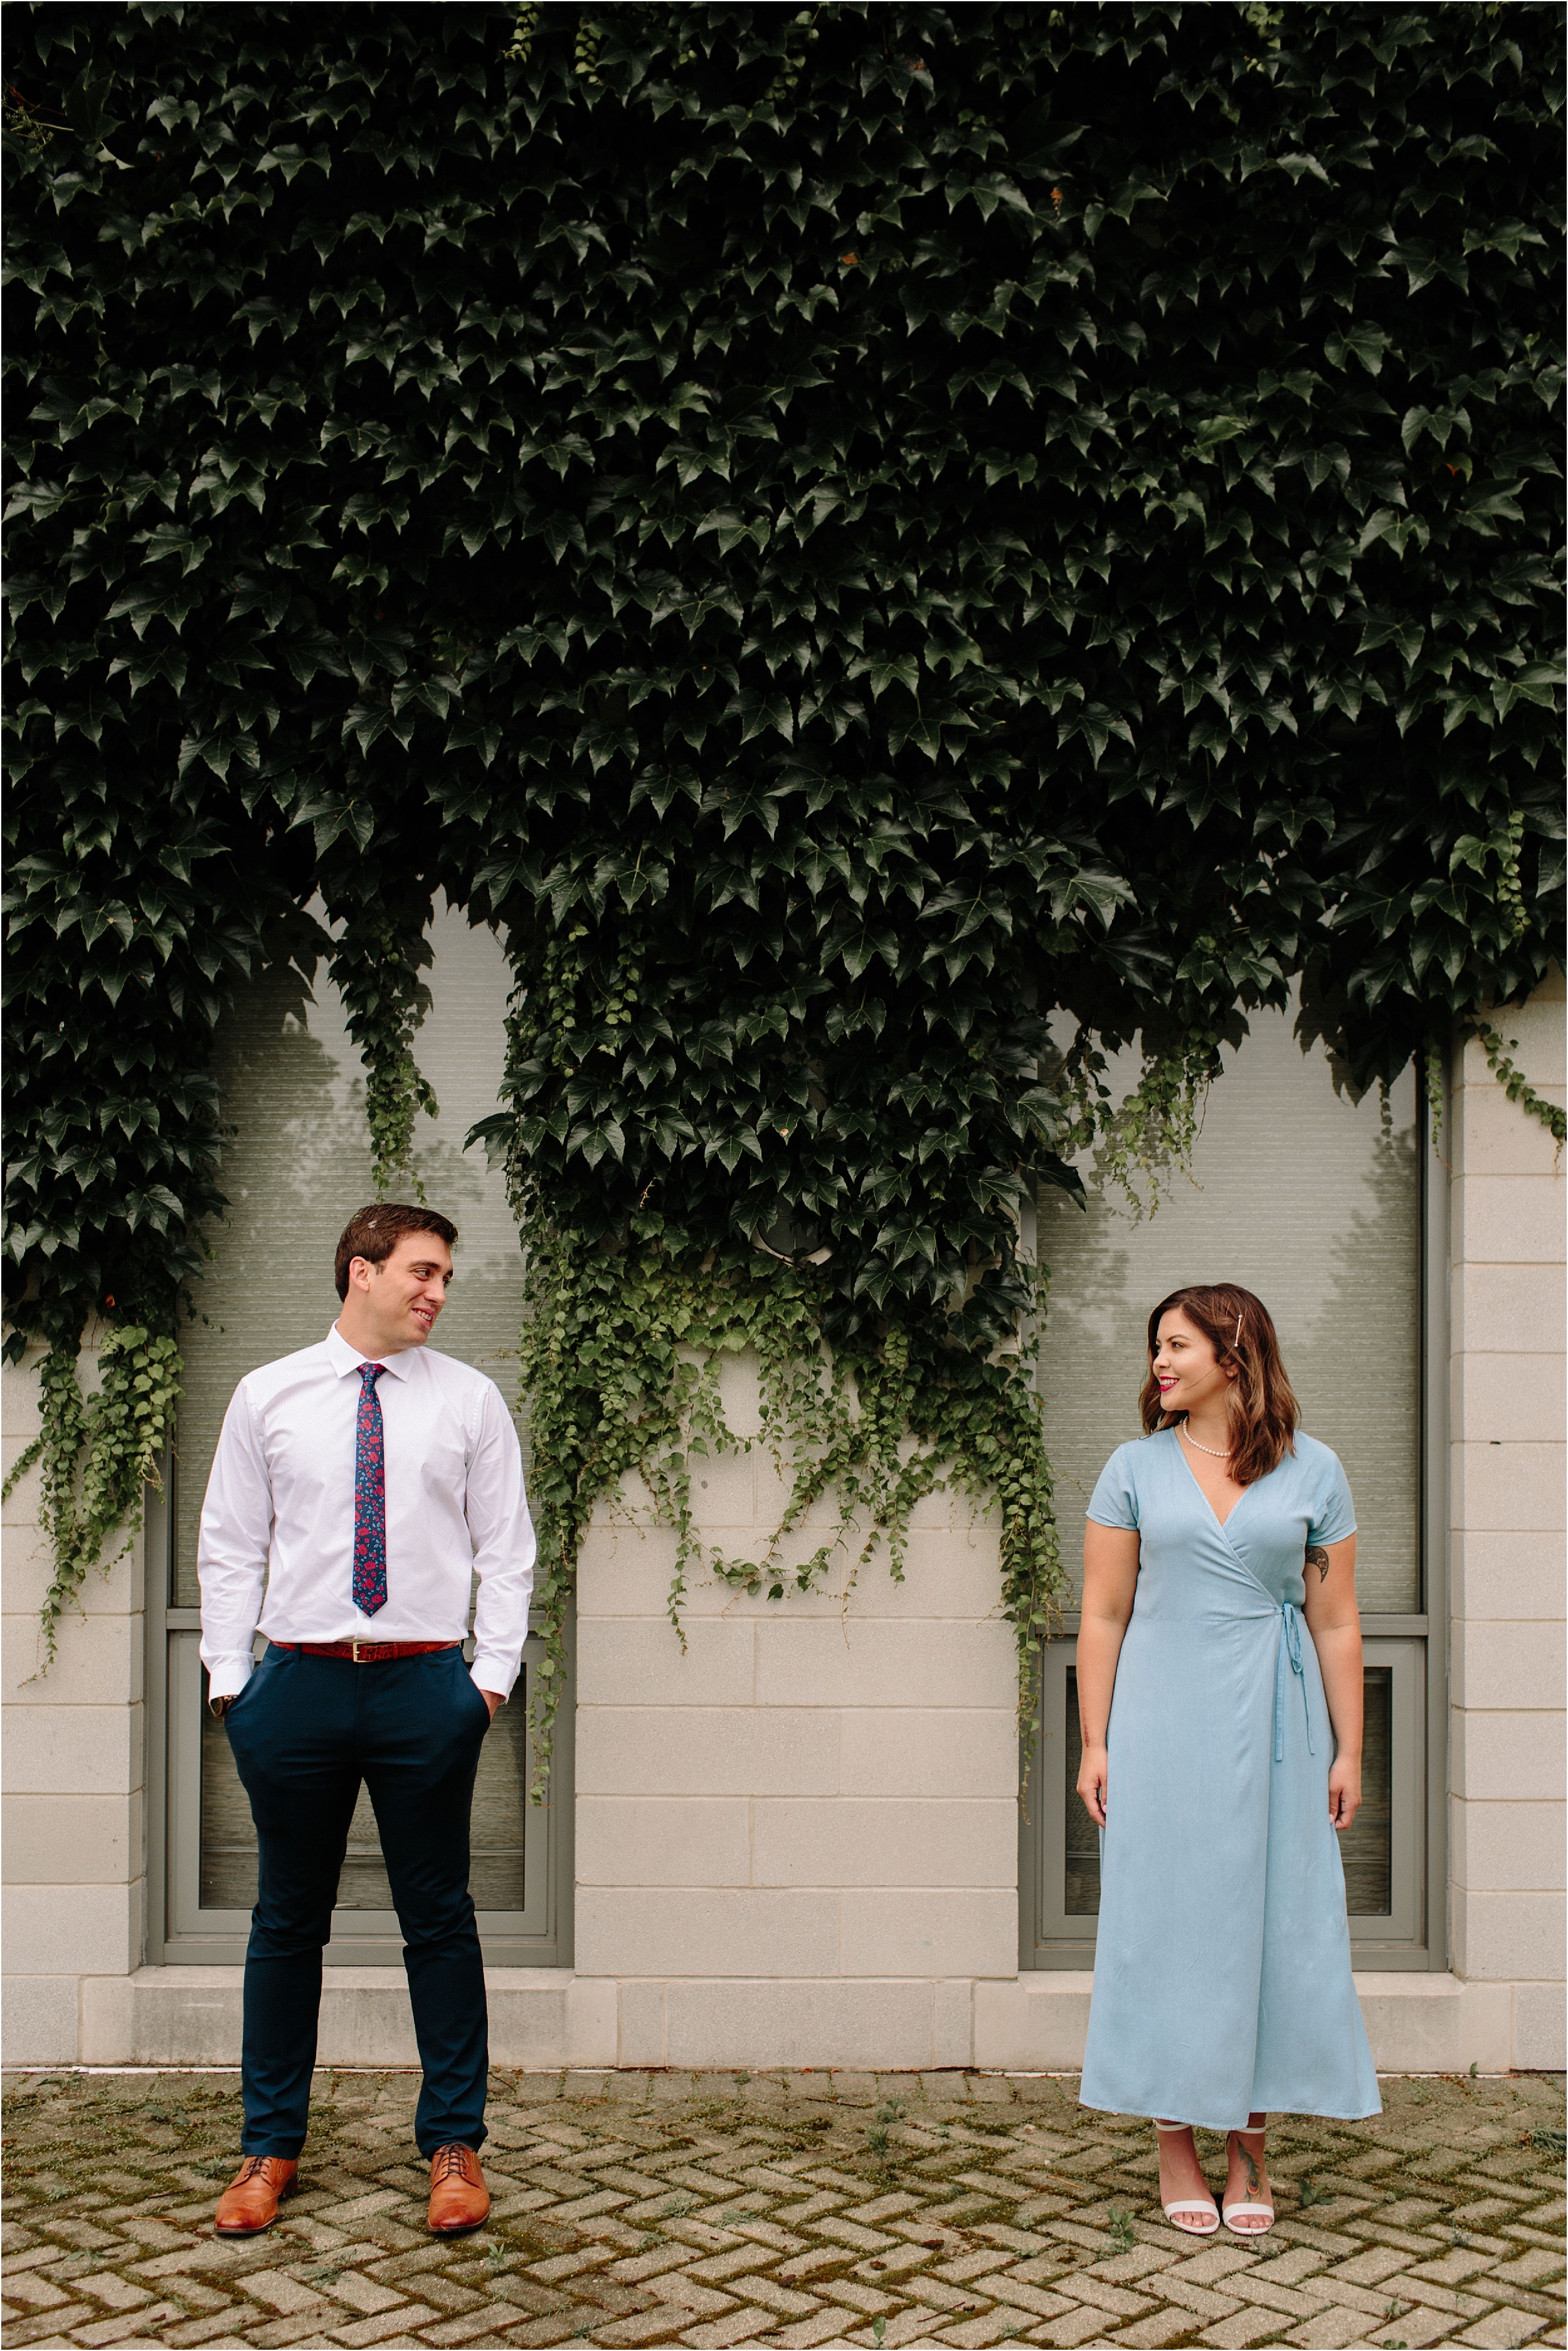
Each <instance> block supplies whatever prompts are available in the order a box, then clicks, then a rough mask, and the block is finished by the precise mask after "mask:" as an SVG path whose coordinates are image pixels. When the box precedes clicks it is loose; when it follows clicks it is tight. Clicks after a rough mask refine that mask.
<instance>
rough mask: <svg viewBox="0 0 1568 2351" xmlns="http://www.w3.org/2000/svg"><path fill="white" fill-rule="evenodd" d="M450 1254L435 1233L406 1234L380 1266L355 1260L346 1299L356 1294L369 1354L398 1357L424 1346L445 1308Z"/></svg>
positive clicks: (351, 1262)
mask: <svg viewBox="0 0 1568 2351" xmlns="http://www.w3.org/2000/svg"><path fill="white" fill-rule="evenodd" d="M451 1280H452V1251H451V1250H450V1249H448V1248H447V1246H446V1243H445V1242H444V1240H442V1239H441V1238H440V1237H439V1236H438V1235H437V1234H435V1233H405V1234H404V1235H403V1237H402V1240H400V1241H399V1243H398V1244H397V1247H396V1248H395V1249H393V1250H392V1255H391V1256H390V1257H389V1258H386V1259H383V1260H382V1263H381V1264H380V1265H371V1263H370V1261H369V1259H365V1258H362V1257H357V1258H354V1259H352V1260H351V1261H350V1266H349V1289H350V1296H351V1295H353V1294H354V1293H355V1292H356V1291H357V1292H358V1293H359V1295H360V1297H361V1301H362V1304H361V1320H362V1322H364V1323H365V1324H367V1325H368V1327H369V1332H370V1334H371V1338H372V1340H373V1346H372V1349H371V1352H372V1353H375V1354H377V1355H392V1354H396V1353H398V1352H399V1351H400V1350H401V1349H402V1348H404V1347H423V1345H424V1344H425V1343H426V1341H427V1340H428V1339H429V1337H430V1334H431V1332H433V1331H434V1328H435V1318H436V1316H437V1315H438V1314H439V1313H440V1311H441V1310H442V1308H443V1307H444V1305H445V1303H446V1290H447V1285H448V1284H449V1283H450V1281H451Z"/></svg>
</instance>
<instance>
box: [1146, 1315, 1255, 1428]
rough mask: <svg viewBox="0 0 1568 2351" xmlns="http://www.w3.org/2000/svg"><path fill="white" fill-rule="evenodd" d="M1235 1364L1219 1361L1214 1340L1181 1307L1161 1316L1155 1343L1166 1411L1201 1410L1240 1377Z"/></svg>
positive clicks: (1161, 1391) (1157, 1373)
mask: <svg viewBox="0 0 1568 2351" xmlns="http://www.w3.org/2000/svg"><path fill="white" fill-rule="evenodd" d="M1236 1368H1237V1367H1236V1365H1235V1364H1234V1363H1225V1364H1220V1363H1218V1362H1217V1361H1216V1360H1215V1353H1214V1342H1213V1341H1212V1339H1210V1338H1208V1337H1207V1335H1206V1333H1205V1332H1202V1331H1200V1330H1199V1329H1198V1327H1197V1323H1196V1322H1188V1320H1187V1318H1186V1315H1185V1314H1184V1313H1183V1312H1182V1311H1181V1309H1180V1307H1179V1306H1173V1307H1171V1308H1169V1309H1168V1311H1166V1313H1164V1314H1162V1315H1161V1316H1160V1328H1159V1336H1158V1338H1157V1340H1156V1342H1155V1364H1154V1370H1155V1379H1156V1380H1157V1381H1158V1382H1159V1389H1160V1406H1161V1409H1162V1411H1165V1412H1187V1413H1193V1412H1201V1411H1202V1409H1203V1407H1204V1405H1207V1404H1215V1403H1218V1401H1219V1399H1220V1398H1222V1397H1223V1396H1224V1395H1225V1392H1226V1390H1227V1389H1228V1387H1229V1385H1230V1383H1231V1382H1232V1380H1233V1379H1234V1378H1235V1377H1236Z"/></svg>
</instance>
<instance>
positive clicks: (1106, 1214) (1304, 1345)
mask: <svg viewBox="0 0 1568 2351" xmlns="http://www.w3.org/2000/svg"><path fill="white" fill-rule="evenodd" d="M1249 1019H1250V1022H1251V1033H1250V1035H1249V1037H1248V1038H1247V1039H1246V1040H1245V1041H1244V1042H1243V1043H1242V1045H1241V1046H1240V1047H1239V1049H1237V1050H1230V1049H1227V1050H1226V1053H1225V1075H1224V1076H1223V1077H1222V1078H1221V1079H1219V1080H1218V1081H1217V1082H1216V1084H1215V1085H1214V1086H1213V1087H1212V1088H1211V1090H1210V1092H1209V1095H1208V1099H1207V1106H1206V1109H1205V1113H1204V1119H1203V1129H1202V1133H1201V1134H1200V1135H1199V1136H1198V1140H1197V1148H1196V1149H1195V1151H1194V1153H1193V1161H1192V1180H1191V1181H1190V1182H1188V1181H1186V1179H1185V1178H1183V1177H1181V1176H1177V1177H1176V1179H1175V1182H1174V1184H1173V1185H1172V1186H1171V1187H1170V1189H1169V1190H1168V1192H1167V1194H1166V1197H1165V1198H1164V1199H1163V1200H1162V1201H1161V1203H1160V1206H1159V1207H1158V1209H1157V1211H1156V1212H1155V1214H1154V1215H1152V1216H1146V1217H1142V1218H1139V1217H1136V1216H1135V1215H1134V1213H1133V1212H1132V1210H1131V1209H1130V1208H1129V1207H1128V1206H1127V1204H1126V1201H1125V1199H1124V1196H1122V1195H1121V1194H1120V1193H1118V1192H1117V1191H1115V1190H1114V1189H1111V1190H1109V1191H1107V1190H1106V1189H1105V1188H1104V1187H1103V1186H1101V1185H1100V1183H1099V1182H1098V1179H1097V1176H1096V1174H1095V1170H1094V1166H1093V1164H1092V1160H1090V1159H1087V1158H1086V1159H1085V1160H1084V1161H1082V1162H1081V1167H1082V1174H1083V1176H1084V1181H1085V1183H1086V1184H1087V1185H1088V1186H1089V1189H1090V1201H1089V1207H1088V1211H1087V1213H1085V1212H1084V1211H1083V1210H1082V1209H1081V1208H1079V1207H1076V1206H1075V1205H1074V1204H1073V1202H1071V1200H1069V1199H1068V1198H1067V1197H1066V1196H1065V1195H1064V1194H1062V1193H1060V1192H1045V1193H1043V1194H1042V1195H1041V1197H1040V1210H1039V1218H1038V1227H1037V1233H1038V1248H1039V1255H1040V1263H1041V1265H1042V1266H1044V1267H1045V1268H1047V1269H1048V1270H1049V1273H1050V1290H1049V1301H1048V1306H1047V1311H1046V1316H1045V1323H1044V1330H1043V1334H1042V1344H1041V1352H1040V1391H1041V1395H1042V1396H1043V1400H1044V1405H1045V1439H1046V1447H1047V1450H1048V1451H1049V1453H1050V1456H1051V1462H1052V1465H1053V1467H1054V1468H1055V1471H1056V1479H1057V1510H1058V1517H1059V1520H1060V1522H1061V1535H1062V1555H1063V1559H1064V1562H1065V1563H1066V1564H1067V1566H1068V1568H1069V1570H1070V1572H1071V1574H1072V1576H1073V1578H1074V1582H1075V1583H1076V1581H1077V1579H1078V1577H1079V1576H1080V1575H1081V1573H1082V1533H1081V1529H1082V1516H1083V1512H1084V1510H1086V1508H1087V1506H1088V1501H1089V1497H1090V1495H1091V1493H1092V1491H1093V1488H1094V1481H1095V1479H1096V1478H1097V1477H1098V1476H1099V1473H1100V1471H1101V1469H1102V1468H1103V1466H1104V1463H1105V1460H1106V1458H1107V1456H1108V1455H1109V1454H1110V1453H1111V1452H1112V1451H1113V1449H1114V1448H1115V1447H1116V1446H1118V1445H1119V1444H1121V1443H1122V1442H1123V1441H1124V1439H1125V1438H1127V1437H1137V1436H1141V1435H1142V1433H1143V1432H1142V1427H1141V1425H1140V1422H1139V1419H1138V1401H1137V1400H1138V1392H1139V1390H1140V1388H1141V1387H1142V1385H1143V1381H1144V1376H1145V1368H1146V1364H1147V1357H1146V1353H1145V1324H1146V1322H1147V1319H1148V1316H1149V1313H1150V1311H1152V1309H1153V1308H1154V1307H1155V1305H1156V1304H1157V1302H1158V1301H1159V1300H1160V1299H1162V1298H1164V1297H1165V1296H1166V1295H1167V1293H1168V1292H1169V1291H1171V1290H1176V1289H1179V1288H1180V1287H1181V1285H1182V1284H1183V1283H1186V1282H1208V1281H1235V1282H1239V1283H1240V1284H1242V1286H1243V1287H1244V1288H1246V1289H1248V1290H1253V1291H1254V1292H1255V1293H1256V1294H1257V1296H1258V1297H1260V1299H1261V1300H1262V1301H1263V1302H1264V1304H1265V1305H1266V1306H1267V1307H1268V1309H1269V1311H1270V1313H1271V1314H1272V1316H1273V1318H1274V1322H1275V1324H1276V1327H1277V1328H1278V1331H1279V1333H1280V1343H1281V1350H1282V1352H1283V1355H1284V1359H1285V1367H1286V1370H1287V1371H1288V1372H1289V1374H1290V1377H1291V1385H1292V1386H1293V1387H1294V1389H1295V1391H1296V1395H1297V1396H1298V1397H1299V1399H1300V1401H1301V1418H1302V1425H1303V1426H1305V1427H1306V1428H1307V1429H1308V1430H1309V1431H1310V1432H1311V1434H1312V1436H1314V1437H1320V1438H1321V1439H1322V1442H1323V1443H1324V1444H1325V1445H1330V1446H1332V1447H1333V1449H1334V1451H1335V1452H1336V1453H1337V1454H1338V1455H1339V1457H1340V1459H1341V1460H1342V1461H1343V1464H1344V1467H1345V1472H1346V1475H1347V1476H1348V1478H1349V1479H1350V1485H1351V1491H1352V1493H1353V1495H1354V1499H1355V1510H1356V1523H1357V1529H1358V1532H1359V1538H1360V1540H1359V1545H1358V1555H1357V1556H1358V1563H1357V1570H1356V1582H1357V1587H1358V1590H1359V1592H1360V1595H1361V1604H1362V1606H1363V1608H1364V1610H1368V1611H1378V1612H1385V1613H1392V1614H1414V1613H1416V1612H1418V1611H1419V1609H1420V1608H1421V1606H1422V1596H1421V1570H1420V1545H1419V1494H1418V1487H1419V1475H1420V1431H1419V1412H1418V1399H1419V1355H1420V1328H1421V1325H1420V1296H1421V1291H1420V1259H1421V1198H1420V1167H1419V1154H1418V1142H1419V1138H1418V1134H1417V1122H1416V1081H1415V1078H1414V1075H1413V1074H1412V1072H1410V1071H1406V1073H1405V1075H1404V1076H1403V1077H1401V1078H1400V1080H1399V1081H1398V1082H1397V1083H1396V1085H1395V1086H1394V1087H1393V1089H1392V1090H1391V1092H1390V1095H1389V1098H1388V1101H1387V1102H1386V1103H1385V1102H1383V1101H1382V1100H1381V1099H1380V1097H1379V1095H1378V1093H1377V1091H1376V1090H1375V1089H1374V1090H1373V1092H1370V1093H1369V1094H1366V1095H1364V1096H1363V1098H1362V1100H1361V1101H1360V1102H1352V1100H1351V1099H1350V1097H1349V1095H1348V1094H1345V1093H1341V1092H1335V1090H1334V1082H1333V1071H1332V1069H1331V1066H1330V1064H1329V1062H1328V1061H1327V1059H1326V1058H1325V1056H1324V1054H1323V1053H1322V1050H1321V1049H1318V1048H1314V1049H1313V1050H1312V1051H1311V1052H1309V1053H1306V1054H1303V1053H1302V1052H1301V1048H1300V1047H1299V1045H1298V1044H1297V1043H1296V1040H1295V1038H1294V1036H1293V1034H1292V1029H1293V1008H1292V1011H1291V1013H1282V1012H1255V1013H1253V1014H1251V1015H1250V1016H1249ZM1137 1067H1138V1065H1137V1062H1136V1058H1135V1057H1134V1056H1132V1055H1128V1056H1125V1057H1124V1060H1123V1061H1122V1062H1121V1063H1120V1064H1119V1065H1118V1066H1117V1068H1116V1069H1115V1070H1114V1071H1113V1077H1112V1082H1113V1084H1119V1087H1120V1091H1121V1092H1123V1093H1125V1092H1128V1091H1130V1089H1131V1087H1132V1086H1133V1084H1134V1082H1135V1081H1136V1077H1137Z"/></svg>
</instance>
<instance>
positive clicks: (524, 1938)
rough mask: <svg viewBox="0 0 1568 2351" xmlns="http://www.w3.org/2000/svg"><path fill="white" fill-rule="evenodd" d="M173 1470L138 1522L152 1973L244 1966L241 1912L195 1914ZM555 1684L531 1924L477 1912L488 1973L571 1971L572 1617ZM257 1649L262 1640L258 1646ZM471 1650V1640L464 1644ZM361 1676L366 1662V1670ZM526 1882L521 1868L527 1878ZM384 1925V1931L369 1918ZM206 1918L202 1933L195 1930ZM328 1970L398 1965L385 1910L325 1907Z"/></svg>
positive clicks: (195, 1672)
mask: <svg viewBox="0 0 1568 2351" xmlns="http://www.w3.org/2000/svg"><path fill="white" fill-rule="evenodd" d="M177 1476H178V1468H177V1464H176V1463H175V1462H174V1461H173V1460H172V1459H171V1458H166V1459H165V1463H164V1475H163V1490H162V1493H158V1492H157V1491H155V1490H153V1489H149V1491H148V1496H147V1504H148V1508H147V1514H146V1520H145V1537H144V1540H145V1543H146V1565H147V1573H146V1594H147V1602H146V1631H147V1699H148V1708H147V1711H148V1743H149V1765H150V1769H149V1773H148V1782H147V1784H148V1788H149V1791H150V1794H151V1802H149V1805H148V1809H147V1830H148V1855H147V1861H148V1876H147V1882H148V1893H149V1900H148V1906H147V1935H146V1958H147V1962H148V1964H149V1965H151V1966H155V1967H232V1966H235V1965H237V1964H239V1963H240V1962H242V1961H243V1960H244V1958H245V1952H246V1938H247V1936H248V1933H249V1928H250V1914H249V1912H248V1911H244V1910H230V1909H224V1910H207V1911H203V1909H202V1907H201V1902H200V1884H201V1811H202V1806H201V1769H202V1761H201V1758H202V1717H201V1696H200V1693H201V1686H202V1673H201V1667H200V1664H199V1662H198V1660H197V1659H196V1656H195V1649H196V1641H197V1637H198V1635H199V1634H200V1630H201V1616H200V1613H199V1611H198V1610H196V1609H194V1608H179V1607H176V1606H175V1605H174V1603H173V1591H174V1529H175V1526H176V1525H177V1523H178V1511H177V1509H176V1503H175V1491H174V1481H175V1479H176V1477H177ZM565 1644H566V1652H567V1679H566V1687H565V1689H564V1691H563V1693H562V1697H561V1703H560V1707H559V1711H558V1713H557V1716H556V1729H555V1751H554V1756H553V1760H552V1764H551V1770H550V1779H549V1791H548V1793H547V1797H546V1802H545V1804H544V1806H543V1807H542V1809H541V1810H540V1811H539V1812H535V1811H533V1810H532V1808H530V1810H529V1813H528V1823H529V1825H530V1827H531V1826H532V1824H533V1823H534V1822H535V1821H536V1820H538V1821H540V1822H541V1823H542V1826H543V1832H544V1840H545V1847H546V1850H545V1855H544V1859H543V1861H542V1863H541V1864H540V1865H538V1866H539V1872H540V1883H539V1889H538V1903H539V1910H540V1912H541V1913H542V1918H541V1922H540V1924H538V1926H535V1927H531V1928H530V1927H529V1926H528V1924H527V1923H526V1919H527V1913H526V1912H522V1911H514V1910H481V1911H479V1912H478V1913H477V1914H476V1915H477V1921H478V1928H479V1935H480V1939H481V1941H482V1942H483V1944H484V1948H485V1961H486V1966H487V1967H493V1968H570V1966H571V1964H572V1894H573V1885H574V1861H573V1850H572V1847H573V1829H574V1823H575V1814H576V1804H575V1788H574V1771H573V1765H574V1747H575V1739H574V1726H575V1719H576V1688H577V1671H576V1666H577V1643H576V1625H575V1618H574V1616H573V1615H572V1614H571V1613H570V1612H569V1614H568V1620H567V1624H566V1626H565ZM262 1646H265V1645H262ZM466 1646H467V1651H468V1653H469V1654H471V1653H472V1639H471V1638H470V1641H469V1643H468V1644H467V1645H466ZM544 1654H545V1647H544V1642H543V1640H542V1638H541V1637H540V1635H539V1634H538V1631H537V1629H536V1627H535V1624H534V1622H533V1621H532V1620H530V1624H529V1630H528V1641H527V1643H526V1645H525V1647H524V1651H523V1657H524V1665H525V1668H527V1667H537V1666H538V1663H539V1661H540V1660H541V1659H542V1658H543V1656H544ZM364 1670H365V1671H366V1672H367V1673H370V1672H373V1671H374V1670H375V1668H374V1667H365V1669H364ZM530 1875H531V1873H530ZM383 1918H384V1919H385V1920H386V1921H387V1923H386V1924H385V1925H384V1926H383V1925H380V1924H376V1925H372V1924H370V1923H368V1922H370V1921H371V1920H376V1921H380V1920H382V1919H383ZM204 1921H210V1922H211V1924H210V1926H209V1925H207V1924H205V1923H204ZM322 1956H323V1959H324V1960H325V1962H326V1964H327V1965H328V1966H329V1967H350V1968H351V1967H361V1968H362V1967H398V1968H400V1969H401V1967H402V1935H401V1934H400V1933H399V1931H398V1928H397V1921H396V1914H395V1913H394V1912H390V1911H389V1912H382V1911H368V1910H334V1912H333V1914H332V1936H331V1940H330V1941H329V1944H328V1945H327V1948H326V1950H325V1951H324V1953H323V1954H322Z"/></svg>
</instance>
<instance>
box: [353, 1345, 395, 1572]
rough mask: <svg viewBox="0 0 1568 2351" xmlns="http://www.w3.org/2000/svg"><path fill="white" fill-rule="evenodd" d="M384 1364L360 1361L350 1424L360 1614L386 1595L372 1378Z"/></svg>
mask: <svg viewBox="0 0 1568 2351" xmlns="http://www.w3.org/2000/svg"><path fill="white" fill-rule="evenodd" d="M385 1369H386V1365H385V1364H361V1365H360V1378H361V1382H362V1383H363V1384H362V1385H361V1389H360V1413H359V1418H358V1420H357V1421H356V1423H355V1426H354V1605H355V1607H356V1608H358V1609H359V1610H361V1613H362V1614H364V1615H366V1616H373V1615H374V1614H375V1613H376V1610H377V1609H378V1608H384V1607H385V1605H386V1597H387V1465H386V1449H385V1447H384V1445H383V1444H382V1404H381V1398H380V1397H379V1396H378V1395H377V1394H376V1382H377V1380H378V1379H379V1378H380V1377H381V1374H382V1372H384V1371H385Z"/></svg>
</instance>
